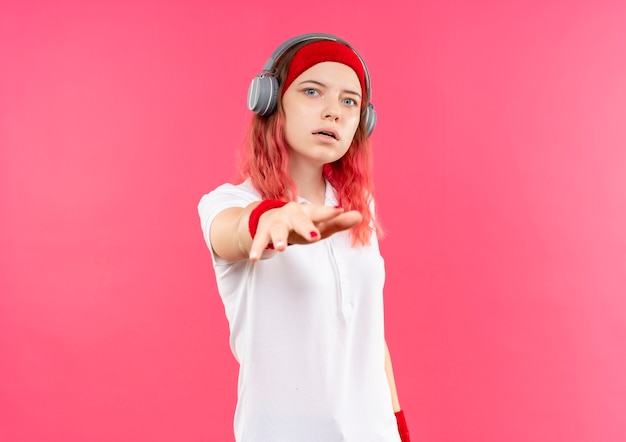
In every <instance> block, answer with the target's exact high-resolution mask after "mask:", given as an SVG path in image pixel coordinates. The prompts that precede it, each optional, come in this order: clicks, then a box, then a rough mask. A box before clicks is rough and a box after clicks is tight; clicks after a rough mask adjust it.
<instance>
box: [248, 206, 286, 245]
mask: <svg viewBox="0 0 626 442" xmlns="http://www.w3.org/2000/svg"><path fill="white" fill-rule="evenodd" d="M285 204H287V201H280V200H263V201H261V203H260V204H259V205H258V206H256V207H255V208H254V209H252V212H250V218H249V219H248V230H250V236H251V237H252V239H254V235H256V229H257V227H258V226H259V218H261V215H263V214H264V213H265V212H267V211H268V210H272V209H278V208H279V207H283V206H284V205H285Z"/></svg>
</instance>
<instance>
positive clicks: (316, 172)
mask: <svg viewBox="0 0 626 442" xmlns="http://www.w3.org/2000/svg"><path fill="white" fill-rule="evenodd" d="M291 179H293V182H294V184H295V185H296V189H297V190H298V196H300V197H302V198H304V199H306V200H307V201H310V202H311V203H312V204H318V205H324V201H325V199H326V181H325V180H324V175H323V174H322V168H315V169H310V168H307V169H305V170H302V169H299V170H293V168H292V170H291Z"/></svg>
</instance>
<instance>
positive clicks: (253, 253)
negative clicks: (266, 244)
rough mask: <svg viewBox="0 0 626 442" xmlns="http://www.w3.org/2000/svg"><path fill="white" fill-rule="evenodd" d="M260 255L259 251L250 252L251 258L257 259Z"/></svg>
mask: <svg viewBox="0 0 626 442" xmlns="http://www.w3.org/2000/svg"><path fill="white" fill-rule="evenodd" d="M257 256H258V254H257V252H254V251H253V252H250V259H255V258H256V257H257Z"/></svg>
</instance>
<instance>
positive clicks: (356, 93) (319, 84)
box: [298, 80, 361, 98]
mask: <svg viewBox="0 0 626 442" xmlns="http://www.w3.org/2000/svg"><path fill="white" fill-rule="evenodd" d="M305 83H313V84H317V85H318V86H322V87H326V84H324V83H322V82H321V81H317V80H303V81H301V82H300V83H298V84H299V85H302V84H305ZM344 92H345V93H347V94H352V95H356V96H357V97H359V98H361V93H360V92H356V91H352V90H350V89H344Z"/></svg>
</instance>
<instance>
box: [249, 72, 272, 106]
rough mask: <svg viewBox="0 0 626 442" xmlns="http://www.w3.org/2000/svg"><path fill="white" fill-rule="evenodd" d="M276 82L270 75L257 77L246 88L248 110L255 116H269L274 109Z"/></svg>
mask: <svg viewBox="0 0 626 442" xmlns="http://www.w3.org/2000/svg"><path fill="white" fill-rule="evenodd" d="M277 97H278V80H277V79H276V78H275V77H273V76H271V75H257V76H256V77H254V78H253V79H252V82H251V83H250V87H249V88H248V109H250V110H251V111H252V112H254V113H255V114H257V115H269V114H271V113H272V112H274V109H276V99H277Z"/></svg>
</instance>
